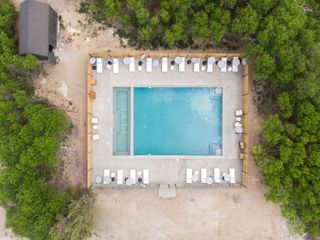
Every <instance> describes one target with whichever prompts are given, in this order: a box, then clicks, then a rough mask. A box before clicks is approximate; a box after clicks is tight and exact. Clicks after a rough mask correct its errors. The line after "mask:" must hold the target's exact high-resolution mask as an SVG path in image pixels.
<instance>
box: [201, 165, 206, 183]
mask: <svg viewBox="0 0 320 240" xmlns="http://www.w3.org/2000/svg"><path fill="white" fill-rule="evenodd" d="M200 173H201V183H206V182H207V169H206V168H201V170H200Z"/></svg>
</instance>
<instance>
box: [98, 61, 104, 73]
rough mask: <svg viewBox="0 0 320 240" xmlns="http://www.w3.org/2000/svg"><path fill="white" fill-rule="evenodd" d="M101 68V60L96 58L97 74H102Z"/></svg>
mask: <svg viewBox="0 0 320 240" xmlns="http://www.w3.org/2000/svg"><path fill="white" fill-rule="evenodd" d="M102 69H103V67H102V59H101V58H97V73H102V72H103V70H102Z"/></svg>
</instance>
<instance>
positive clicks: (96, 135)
mask: <svg viewBox="0 0 320 240" xmlns="http://www.w3.org/2000/svg"><path fill="white" fill-rule="evenodd" d="M99 139H100V136H99V134H94V135H92V140H93V141H97V140H99Z"/></svg>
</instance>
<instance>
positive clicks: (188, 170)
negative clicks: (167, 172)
mask: <svg viewBox="0 0 320 240" xmlns="http://www.w3.org/2000/svg"><path fill="white" fill-rule="evenodd" d="M186 182H187V183H192V169H191V168H188V169H187V174H186Z"/></svg>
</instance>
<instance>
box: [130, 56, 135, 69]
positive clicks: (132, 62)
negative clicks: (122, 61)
mask: <svg viewBox="0 0 320 240" xmlns="http://www.w3.org/2000/svg"><path fill="white" fill-rule="evenodd" d="M129 59H130V63H129V72H134V70H135V63H134V57H130V58H129Z"/></svg>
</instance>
